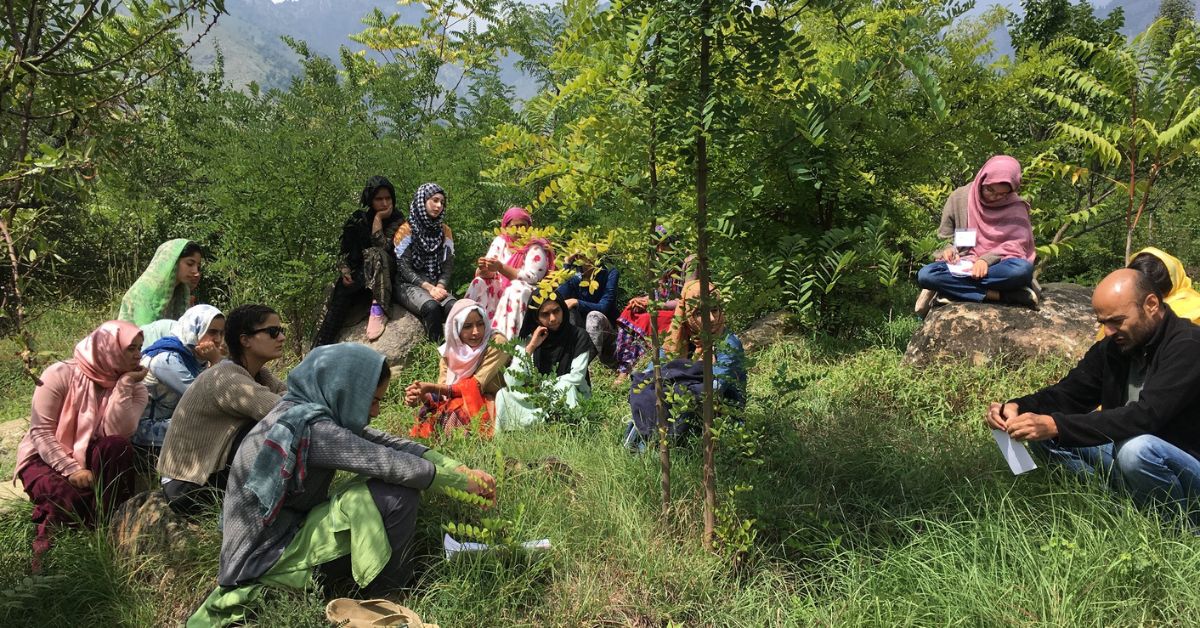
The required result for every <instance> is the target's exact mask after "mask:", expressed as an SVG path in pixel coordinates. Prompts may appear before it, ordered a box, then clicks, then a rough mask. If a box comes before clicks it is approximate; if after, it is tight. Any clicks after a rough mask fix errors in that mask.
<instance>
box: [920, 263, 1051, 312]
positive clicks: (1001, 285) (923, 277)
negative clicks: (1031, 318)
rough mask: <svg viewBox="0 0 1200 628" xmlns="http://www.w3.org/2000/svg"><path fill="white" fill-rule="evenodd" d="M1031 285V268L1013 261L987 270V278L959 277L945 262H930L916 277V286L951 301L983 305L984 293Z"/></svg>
mask: <svg viewBox="0 0 1200 628" xmlns="http://www.w3.org/2000/svg"><path fill="white" fill-rule="evenodd" d="M1031 283H1033V264H1030V263H1029V262H1027V261H1025V260H1023V259H1017V258H1011V259H1006V260H1001V261H999V262H996V263H995V264H992V265H991V266H990V267H989V268H988V274H987V277H984V278H983V279H976V278H974V277H959V276H958V275H955V274H954V273H951V272H950V268H949V267H947V266H946V262H934V263H932V264H929V265H927V266H925V267H924V268H922V269H921V270H920V272H918V273H917V284H918V285H920V286H921V287H922V288H926V289H928V290H933V291H934V292H937V293H938V294H940V295H942V296H944V297H947V298H949V299H953V300H955V301H976V302H979V301H983V297H984V296H986V295H987V291H988V290H996V291H997V292H1007V291H1010V290H1019V289H1021V288H1024V287H1026V286H1028V285H1030V284H1031Z"/></svg>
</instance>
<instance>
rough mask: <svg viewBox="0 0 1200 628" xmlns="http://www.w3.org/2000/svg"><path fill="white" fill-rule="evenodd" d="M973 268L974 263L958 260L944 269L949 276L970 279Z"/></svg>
mask: <svg viewBox="0 0 1200 628" xmlns="http://www.w3.org/2000/svg"><path fill="white" fill-rule="evenodd" d="M973 266H975V262H973V261H971V260H966V259H960V260H958V261H957V262H954V263H953V264H946V268H947V269H948V270H949V271H950V274H951V275H956V276H958V277H970V276H971V268H972V267H973Z"/></svg>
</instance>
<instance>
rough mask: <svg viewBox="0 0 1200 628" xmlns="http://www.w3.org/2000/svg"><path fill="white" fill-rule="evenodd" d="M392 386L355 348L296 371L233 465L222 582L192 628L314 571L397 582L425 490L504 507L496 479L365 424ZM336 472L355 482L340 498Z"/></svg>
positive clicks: (378, 359) (374, 585)
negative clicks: (332, 487) (351, 476)
mask: <svg viewBox="0 0 1200 628" xmlns="http://www.w3.org/2000/svg"><path fill="white" fill-rule="evenodd" d="M389 380H390V371H389V369H388V368H387V365H386V364H385V362H384V358H383V356H382V355H380V354H379V353H377V352H375V351H374V350H372V349H371V348H369V347H366V346H364V345H360V344H353V343H343V344H337V345H328V346H323V347H318V348H316V349H313V350H312V351H311V352H310V353H309V354H308V356H307V357H305V358H304V361H303V362H301V363H300V365H299V366H297V367H296V368H295V369H293V370H292V372H291V373H290V374H289V375H288V379H287V385H288V392H287V394H286V395H284V397H283V399H281V400H280V401H279V404H278V405H276V406H275V408H274V409H273V410H272V411H271V412H270V414H268V415H267V416H266V417H264V418H263V420H262V421H261V422H260V423H259V424H258V425H256V426H255V427H254V429H252V430H251V431H250V433H249V434H248V435H247V436H246V439H245V440H244V441H242V445H241V447H240V448H239V449H238V452H237V455H236V456H235V457H234V459H233V464H232V465H231V466H230V473H229V484H228V488H227V489H226V493H225V503H224V507H223V510H222V513H223V515H222V516H223V523H222V528H221V532H222V538H221V561H220V569H219V571H218V573H217V583H218V584H219V585H220V587H218V588H217V589H216V590H214V591H213V593H212V594H211V595H210V596H209V597H208V599H207V600H206V601H205V603H204V605H203V606H201V607H200V608H199V609H198V610H197V611H196V613H195V614H194V615H192V617H191V619H190V620H189V621H188V625H189V626H212V625H226V624H228V623H230V622H233V621H239V620H240V619H243V618H244V613H245V606H246V604H247V603H248V602H250V601H252V600H254V599H256V598H257V597H258V595H259V594H260V593H261V588H262V587H263V586H264V585H272V586H285V587H291V588H297V589H302V588H304V587H306V586H308V585H309V584H311V578H312V570H313V568H314V567H317V568H319V569H320V570H321V571H322V572H323V574H324V575H325V577H326V580H330V579H332V580H343V579H347V578H352V579H353V581H354V582H355V583H356V584H357V585H358V586H360V587H364V588H365V589H366V592H367V593H368V594H378V593H381V592H384V591H387V590H390V589H394V588H396V587H399V586H401V585H403V584H404V583H405V582H406V581H407V580H408V578H409V577H410V575H411V574H410V572H409V570H408V567H407V556H406V553H407V546H408V542H409V540H410V538H411V537H412V534H413V530H414V529H415V526H416V515H417V508H418V506H419V505H420V501H421V495H420V493H421V491H423V490H427V489H431V488H443V487H451V488H456V489H458V490H462V491H466V492H468V493H471V494H473V495H476V496H478V497H481V498H483V499H485V500H488V501H489V502H493V501H494V500H495V486H496V484H495V480H493V479H492V477H491V476H490V475H488V474H487V473H485V472H483V471H480V470H478V469H471V468H468V467H467V466H466V465H464V464H462V463H459V462H457V461H455V460H452V459H450V458H448V457H446V456H442V455H440V454H438V453H437V452H435V451H433V450H431V449H429V448H427V447H425V446H423V445H419V444H417V443H414V442H412V441H409V440H406V439H403V438H400V437H397V436H393V435H391V434H387V433H384V432H381V431H379V430H376V429H373V428H370V427H368V426H367V425H368V423H370V421H371V418H372V417H375V416H378V414H379V403H380V400H381V399H382V398H383V396H384V394H385V393H386V392H387V386H388V382H389ZM338 470H344V471H350V472H351V473H355V474H358V478H356V479H355V480H353V481H351V482H349V483H348V485H347V486H344V487H342V488H341V489H339V490H338V491H337V492H334V493H332V494H331V492H330V490H329V489H330V484H331V483H332V482H333V478H334V474H335V473H336V472H337V471H338ZM347 531H348V532H349V533H348V534H347Z"/></svg>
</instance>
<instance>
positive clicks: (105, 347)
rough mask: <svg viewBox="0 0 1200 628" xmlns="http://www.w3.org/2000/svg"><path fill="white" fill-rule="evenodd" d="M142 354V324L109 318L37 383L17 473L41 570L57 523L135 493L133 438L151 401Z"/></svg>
mask: <svg viewBox="0 0 1200 628" xmlns="http://www.w3.org/2000/svg"><path fill="white" fill-rule="evenodd" d="M141 357H142V331H141V330H140V329H138V327H137V325H134V324H133V323H129V322H126V321H108V322H107V323H104V324H103V325H101V326H100V327H99V328H97V329H96V330H95V331H93V332H92V333H91V334H88V336H87V337H86V338H84V339H83V340H81V341H79V344H77V345H75V356H74V358H73V359H71V360H66V361H63V362H56V363H54V364H52V365H50V367H49V368H47V369H46V371H45V372H44V373H42V385H41V386H38V387H37V388H35V389H34V391H33V403H32V406H33V408H32V413H31V414H30V419H29V432H28V433H27V434H26V435H25V438H24V439H23V440H22V441H21V445H20V447H18V449H17V470H16V476H17V477H18V478H20V480H21V484H22V485H23V486H24V487H25V492H26V493H28V494H29V499H30V500H31V501H32V502H33V522H34V523H35V524H37V536H36V537H35V538H34V541H33V556H34V567H35V569H37V568H39V567H40V561H41V556H42V554H44V553H45V552H46V550H48V549H50V535H51V532H52V531H53V528H54V527H55V526H57V525H61V524H70V523H75V522H80V523H82V524H83V525H88V526H90V525H92V524H93V523H94V522H95V520H96V515H97V511H99V510H101V508H103V509H104V510H111V509H112V508H114V507H115V506H116V505H117V504H120V503H121V502H123V501H125V500H126V499H128V498H129V496H130V495H131V494H132V493H133V471H132V470H133V458H134V456H133V445H132V444H130V442H129V437H130V436H132V435H133V433H134V431H135V430H136V429H137V426H138V419H140V418H141V416H142V411H143V410H145V408H146V400H147V393H146V387H145V386H143V385H142V379H144V378H145V377H146V372H147V371H146V368H145V367H143V366H141V365H140V364H139V360H140V359H141Z"/></svg>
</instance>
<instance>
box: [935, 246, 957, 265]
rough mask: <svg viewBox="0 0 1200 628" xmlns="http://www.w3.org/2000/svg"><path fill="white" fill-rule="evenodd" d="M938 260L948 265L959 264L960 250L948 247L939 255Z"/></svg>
mask: <svg viewBox="0 0 1200 628" xmlns="http://www.w3.org/2000/svg"><path fill="white" fill-rule="evenodd" d="M938 259H941V260H943V261H945V262H946V263H947V264H957V263H958V249H956V248H954V247H953V246H948V247H946V248H945V249H944V250H943V251H942V252H941V253H940V254H939V256H938Z"/></svg>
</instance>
